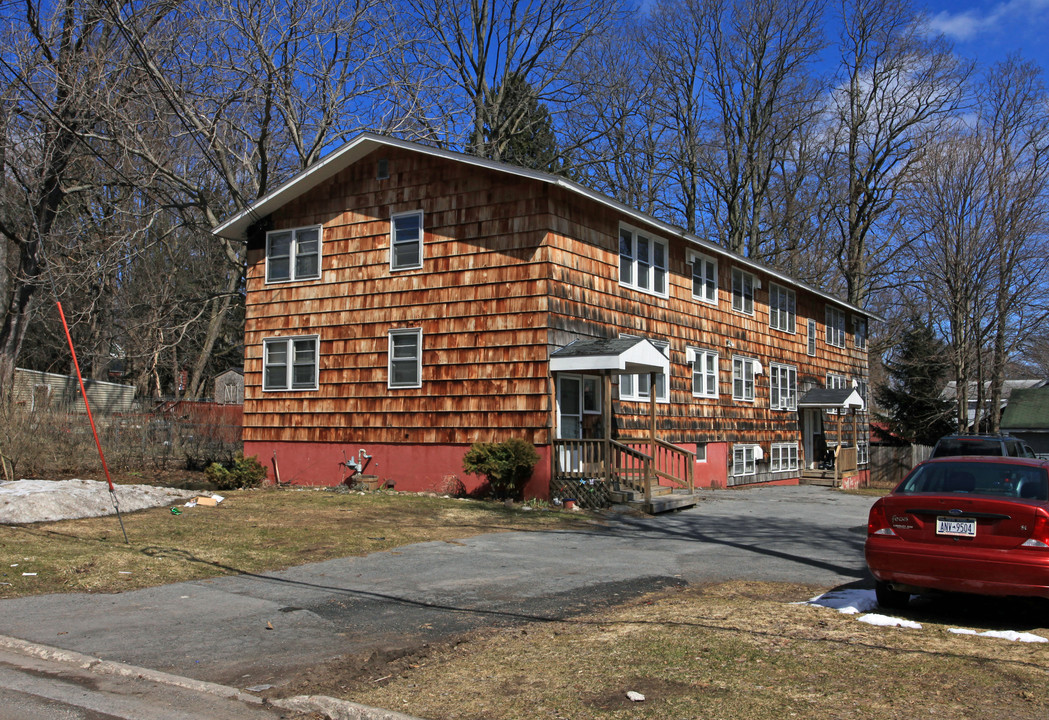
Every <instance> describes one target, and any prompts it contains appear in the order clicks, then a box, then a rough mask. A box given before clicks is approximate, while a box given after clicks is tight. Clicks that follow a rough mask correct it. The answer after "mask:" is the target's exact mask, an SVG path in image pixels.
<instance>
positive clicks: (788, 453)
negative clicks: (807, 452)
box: [769, 443, 798, 472]
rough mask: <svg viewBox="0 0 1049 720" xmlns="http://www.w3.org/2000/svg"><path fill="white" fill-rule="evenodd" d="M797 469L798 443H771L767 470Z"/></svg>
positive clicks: (783, 470)
mask: <svg viewBox="0 0 1049 720" xmlns="http://www.w3.org/2000/svg"><path fill="white" fill-rule="evenodd" d="M797 469H798V444H797V443H773V444H772V452H771V453H769V470H771V471H772V472H785V471H788V470H797Z"/></svg>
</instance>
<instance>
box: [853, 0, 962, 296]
mask: <svg viewBox="0 0 1049 720" xmlns="http://www.w3.org/2000/svg"><path fill="white" fill-rule="evenodd" d="M840 19H841V24H842V31H841V38H840V43H839V51H840V53H841V64H840V72H839V78H838V82H837V84H836V89H835V91H834V96H835V98H834V105H835V110H834V112H835V115H836V118H835V121H836V125H837V127H836V132H835V137H834V139H833V152H834V154H835V155H836V162H837V166H838V168H839V172H840V174H841V177H842V178H843V180H842V181H841V182H840V188H841V190H842V193H843V194H842V196H841V197H836V198H834V199H833V202H834V203H835V204H838V205H839V207H840V208H841V209H842V210H843V212H840V213H839V220H838V223H837V225H838V228H837V234H838V239H839V249H840V251H839V253H838V256H839V258H840V262H841V272H842V275H843V276H844V278H845V283H846V286H847V290H848V293H847V299H848V301H849V302H851V303H853V304H854V305H859V306H863V305H864V304H865V302H866V300H867V296H868V294H869V292H870V288H871V272H872V264H873V266H875V267H876V266H877V265H878V264H879V262H880V258H878V257H874V256H875V253H873V252H872V248H871V247H870V241H871V238H872V235H874V234H876V233H879V232H881V234H882V238H883V240H885V239H886V236H887V235H889V234H891V229H888V228H885V227H879V223H884V222H885V221H886V220H891V217H892V210H893V209H894V206H895V204H896V201H897V198H898V197H899V195H900V193H901V191H902V190H903V188H904V185H905V183H907V182H908V181H909V180H910V179H911V177H912V174H913V172H914V171H915V169H916V168H917V167H918V166H919V164H920V163H921V161H922V159H923V157H924V151H925V148H926V147H927V146H929V145H930V144H931V143H932V142H933V140H934V139H935V138H936V137H937V136H938V135H939V134H940V133H941V132H942V131H943V129H944V127H945V126H946V125H947V124H949V122H951V121H952V120H953V118H954V116H955V115H956V113H957V112H958V111H959V110H960V108H961V107H962V103H963V90H964V84H965V82H966V80H967V78H968V76H969V74H970V72H971V65H968V64H966V63H963V62H960V61H959V60H958V59H957V58H956V57H955V56H954V55H953V54H952V53H951V49H950V47H949V46H948V45H947V44H946V43H945V42H944V41H943V40H942V38H930V37H929V36H928V35H927V34H926V32H925V30H924V29H923V28H922V27H921V26H920V25H919V24H918V23H917V21H916V17H915V15H914V13H913V12H912V10H911V8H910V6H909V5H908V4H907V0H842V4H841V17H840ZM885 246H886V247H887V246H888V243H886V244H885ZM872 257H874V260H873V263H872Z"/></svg>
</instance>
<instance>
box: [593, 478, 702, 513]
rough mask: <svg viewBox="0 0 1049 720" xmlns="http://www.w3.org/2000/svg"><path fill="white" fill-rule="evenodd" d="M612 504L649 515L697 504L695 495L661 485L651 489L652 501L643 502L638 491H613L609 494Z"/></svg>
mask: <svg viewBox="0 0 1049 720" xmlns="http://www.w3.org/2000/svg"><path fill="white" fill-rule="evenodd" d="M610 497H611V499H612V502H614V503H616V504H617V505H630V506H632V507H636V508H638V509H639V510H641V512H644V513H647V514H649V515H659V514H660V513H665V512H671V511H672V510H684V509H686V508H690V507H695V506H696V504H697V501H696V495H695V493H691V492H689V491H688V490H676V489H674V488H669V487H666V486H663V485H657V486H654V487H653V488H652V501H651V502H650V503H646V502H645V494H644V493H643V492H640V491H638V490H613V491H612V492H611V493H610Z"/></svg>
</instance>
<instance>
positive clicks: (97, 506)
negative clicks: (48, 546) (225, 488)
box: [0, 479, 196, 525]
mask: <svg viewBox="0 0 1049 720" xmlns="http://www.w3.org/2000/svg"><path fill="white" fill-rule="evenodd" d="M195 494H196V493H195V492H194V491H192V490H183V489H178V488H161V487H155V486H152V485H116V486H114V490H113V492H110V490H109V484H108V483H104V482H99V481H97V480H78V479H75V480H58V481H56V480H16V481H13V482H4V483H0V524H4V525H22V524H27V523H37V522H54V521H57V520H76V519H78V518H89V517H103V516H105V515H114V514H116V506H119V507H120V510H121V512H133V511H135V510H145V509H146V508H152V507H159V506H161V505H169V504H172V503H178V502H182V501H184V500H187V499H189V498H191V497H193V496H194V495H195ZM114 496H115V499H116V505H114Z"/></svg>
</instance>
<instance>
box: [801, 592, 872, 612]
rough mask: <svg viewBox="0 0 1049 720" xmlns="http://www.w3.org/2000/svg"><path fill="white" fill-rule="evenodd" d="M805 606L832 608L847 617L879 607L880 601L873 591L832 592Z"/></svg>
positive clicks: (818, 596)
mask: <svg viewBox="0 0 1049 720" xmlns="http://www.w3.org/2000/svg"><path fill="white" fill-rule="evenodd" d="M803 604H805V605H817V606H819V607H825V608H830V609H831V610H837V611H838V612H840V613H844V614H846V615H858V614H859V613H863V612H867V611H869V610H873V609H874V608H876V607H878V599H877V598H876V597H875V596H874V591H873V590H831V591H830V592H829V593H824V594H822V595H817V596H816V597H814V598H810V599H809V600H806V601H805V603H803Z"/></svg>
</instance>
